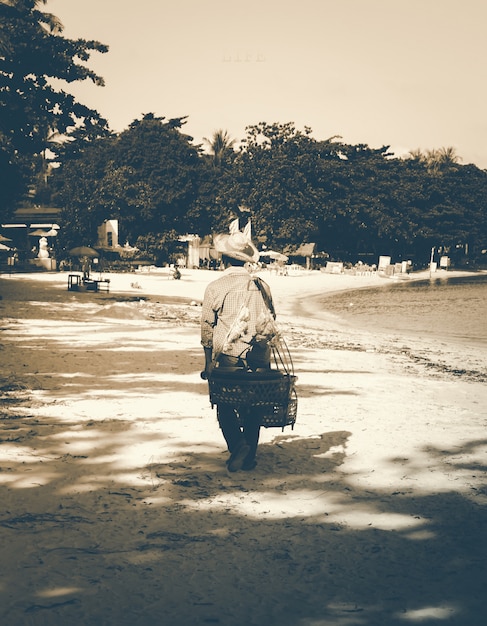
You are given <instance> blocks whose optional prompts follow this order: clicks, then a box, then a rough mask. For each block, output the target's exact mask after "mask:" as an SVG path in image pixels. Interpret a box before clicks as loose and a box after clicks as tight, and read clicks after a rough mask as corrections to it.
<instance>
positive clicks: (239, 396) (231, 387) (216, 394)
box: [208, 368, 298, 428]
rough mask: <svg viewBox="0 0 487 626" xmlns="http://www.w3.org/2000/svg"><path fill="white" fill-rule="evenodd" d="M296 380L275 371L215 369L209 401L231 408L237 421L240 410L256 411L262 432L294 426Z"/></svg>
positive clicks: (210, 384) (211, 380)
mask: <svg viewBox="0 0 487 626" xmlns="http://www.w3.org/2000/svg"><path fill="white" fill-rule="evenodd" d="M295 382H296V376H294V375H291V374H284V373H282V372H280V371H278V370H263V371H257V372H247V371H242V370H232V369H231V368H217V369H215V370H214V371H213V373H212V375H211V377H210V379H209V381H208V383H209V389H210V401H211V404H212V406H213V405H215V404H217V405H218V404H230V405H232V406H233V407H234V408H235V409H236V412H237V415H238V416H239V418H240V415H239V413H240V411H239V408H241V409H242V412H244V411H243V410H244V409H245V410H248V409H249V408H257V407H258V408H259V414H260V415H261V426H264V427H265V428H271V427H280V428H284V426H294V423H295V422H296V416H297V407H298V398H297V394H296V389H295Z"/></svg>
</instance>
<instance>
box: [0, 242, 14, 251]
mask: <svg viewBox="0 0 487 626" xmlns="http://www.w3.org/2000/svg"><path fill="white" fill-rule="evenodd" d="M11 249H12V248H9V247H8V246H6V245H4V244H3V243H0V250H11Z"/></svg>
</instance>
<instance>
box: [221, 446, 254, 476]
mask: <svg viewBox="0 0 487 626" xmlns="http://www.w3.org/2000/svg"><path fill="white" fill-rule="evenodd" d="M249 452H250V446H248V445H247V444H246V443H241V444H240V445H239V446H238V447H237V448H236V449H235V450H234V451H233V452H232V454H231V455H230V458H229V459H228V463H227V467H228V471H229V472H238V470H239V469H242V465H243V462H244V461H245V457H246V456H247V454H248V453H249Z"/></svg>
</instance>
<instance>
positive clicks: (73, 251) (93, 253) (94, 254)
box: [68, 246, 100, 259]
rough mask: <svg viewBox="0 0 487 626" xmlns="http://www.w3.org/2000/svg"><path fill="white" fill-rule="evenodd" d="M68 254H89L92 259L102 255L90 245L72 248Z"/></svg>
mask: <svg viewBox="0 0 487 626" xmlns="http://www.w3.org/2000/svg"><path fill="white" fill-rule="evenodd" d="M68 254H69V256H79V257H82V256H87V257H90V258H92V259H94V258H95V257H98V256H100V253H99V252H97V251H96V250H93V248H89V247H88V246H77V247H76V248H71V250H70V251H69V252H68Z"/></svg>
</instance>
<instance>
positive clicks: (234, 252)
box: [213, 231, 259, 263]
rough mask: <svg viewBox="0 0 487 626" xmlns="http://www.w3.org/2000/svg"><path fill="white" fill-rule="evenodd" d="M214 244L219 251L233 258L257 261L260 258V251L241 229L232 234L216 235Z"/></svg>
mask: <svg viewBox="0 0 487 626" xmlns="http://www.w3.org/2000/svg"><path fill="white" fill-rule="evenodd" d="M213 245H214V246H215V249H216V250H217V251H218V252H221V253H222V254H224V255H226V256H229V257H230V258H232V259H238V260H239V261H246V262H248V263H256V262H257V261H258V260H259V251H258V250H257V248H256V247H255V246H254V244H253V243H252V242H251V241H250V239H249V238H248V237H246V236H245V235H244V234H243V233H241V232H240V231H237V232H235V233H231V234H230V235H215V236H214V237H213Z"/></svg>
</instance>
